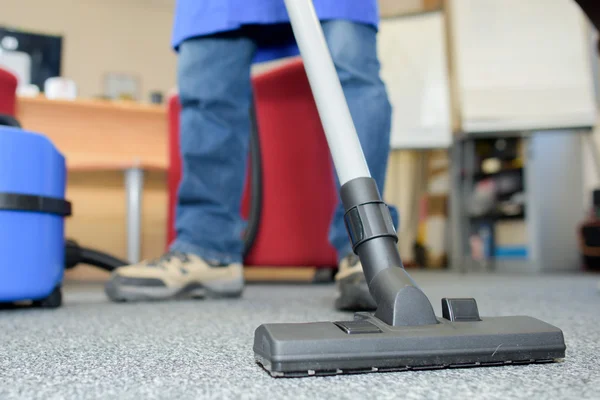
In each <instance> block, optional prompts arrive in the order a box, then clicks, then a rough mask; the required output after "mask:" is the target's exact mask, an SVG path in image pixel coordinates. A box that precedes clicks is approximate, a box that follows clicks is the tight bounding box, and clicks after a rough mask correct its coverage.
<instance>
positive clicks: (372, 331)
mask: <svg viewBox="0 0 600 400" xmlns="http://www.w3.org/2000/svg"><path fill="white" fill-rule="evenodd" d="M442 305H443V315H444V316H443V318H437V323H435V324H432V325H420V326H390V325H388V324H386V323H384V322H382V321H381V320H380V319H378V318H377V317H375V316H374V315H372V314H369V313H357V314H356V315H355V318H354V320H351V321H336V322H313V323H296V324H265V325H262V326H260V327H259V328H258V329H257V330H256V335H255V339H254V353H255V359H256V361H257V363H258V364H260V365H261V366H262V367H263V368H264V369H265V370H266V371H267V372H269V373H270V374H271V376H273V377H305V376H323V375H337V374H352V373H370V372H392V371H407V370H420V369H438V368H457V367H474V366H492V365H507V364H528V363H546V362H552V361H555V360H557V359H560V358H563V357H564V355H565V344H564V340H563V334H562V332H561V330H560V329H558V328H556V327H554V326H552V325H549V324H547V323H545V322H542V321H540V320H537V319H535V318H531V317H525V316H511V317H492V318H480V317H479V314H478V312H477V305H476V303H475V300H474V299H443V300H442Z"/></svg>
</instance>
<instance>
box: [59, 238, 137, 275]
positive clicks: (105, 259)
mask: <svg viewBox="0 0 600 400" xmlns="http://www.w3.org/2000/svg"><path fill="white" fill-rule="evenodd" d="M79 264H89V265H93V266H94V267H98V268H101V269H104V270H106V271H109V272H110V271H112V270H114V269H116V268H119V267H122V266H123V265H127V264H129V263H128V262H127V261H124V260H121V259H118V258H116V257H114V256H111V255H110V254H106V253H103V252H101V251H98V250H94V249H90V248H86V247H81V246H79V244H78V243H77V242H76V241H74V240H70V239H67V241H66V243H65V268H66V269H71V268H74V267H76V266H77V265H79Z"/></svg>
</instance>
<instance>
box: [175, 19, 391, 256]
mask: <svg viewBox="0 0 600 400" xmlns="http://www.w3.org/2000/svg"><path fill="white" fill-rule="evenodd" d="M322 27H323V31H324V34H325V38H326V41H327V44H328V47H329V49H330V52H331V55H332V58H333V61H334V64H335V66H336V69H337V72H338V76H339V78H340V81H341V83H342V87H343V90H344V94H345V97H346V100H347V102H348V106H349V108H350V113H351V115H352V118H353V120H354V123H355V125H356V130H357V133H358V136H359V139H360V142H361V145H362V146H363V151H364V153H365V158H366V160H367V164H368V166H369V169H370V171H371V175H372V177H373V178H374V179H375V180H376V182H377V185H378V187H379V190H380V191H381V193H382V194H383V188H384V181H385V175H386V168H387V162H388V156H389V149H390V145H389V143H390V125H391V111H392V110H391V105H390V103H389V101H388V96H387V92H386V88H385V86H384V84H383V82H382V81H381V79H380V76H379V70H380V65H379V61H378V58H377V46H376V35H377V31H376V30H375V29H374V28H373V27H371V26H367V25H362V24H357V23H352V22H348V21H339V20H333V21H326V22H323V23H322ZM256 49H257V42H256V40H254V38H253V37H252V35H241V34H235V33H233V34H231V33H230V34H226V35H218V36H207V37H200V38H193V39H190V40H187V41H185V42H184V43H183V44H182V45H181V46H180V48H179V56H178V88H179V97H180V102H181V106H182V111H181V115H180V146H181V149H180V150H181V158H182V179H181V183H180V187H179V191H178V203H177V210H176V220H175V224H176V226H175V228H176V232H177V237H176V239H175V240H174V242H173V243H172V244H171V249H172V250H178V251H183V252H189V253H193V254H196V255H199V256H200V257H203V258H204V259H208V260H214V261H218V262H224V263H231V262H242V261H243V260H242V249H243V242H242V239H241V238H242V232H243V229H244V228H245V225H246V223H245V221H244V220H243V219H242V218H241V215H240V206H241V200H242V194H243V189H244V183H245V177H246V167H247V156H248V148H249V132H250V120H249V118H248V115H249V107H250V101H251V96H252V87H251V80H250V68H251V64H252V60H253V58H254V56H255V54H256ZM290 151H291V150H290ZM336 183H337V184H338V188H339V182H337V178H336ZM391 211H392V217H393V219H394V222H395V224H396V226H398V214H397V211H396V209H395V208H393V207H392V208H391ZM343 215H344V210H343V207H342V205H341V203H339V204H338V207H337V208H336V210H335V213H334V215H333V218H332V221H331V226H330V231H329V240H330V243H331V245H332V246H333V247H334V248H335V250H336V251H337V254H338V258H342V257H344V256H346V255H348V254H349V253H350V252H351V251H352V249H351V246H350V242H349V239H348V234H347V232H346V228H345V225H344V220H343Z"/></svg>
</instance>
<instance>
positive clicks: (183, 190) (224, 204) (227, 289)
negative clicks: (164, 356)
mask: <svg viewBox="0 0 600 400" xmlns="http://www.w3.org/2000/svg"><path fill="white" fill-rule="evenodd" d="M255 51H256V44H255V43H254V41H253V40H251V39H249V38H247V37H244V36H242V35H240V34H239V33H236V32H233V33H228V34H222V35H218V36H210V37H201V38H194V39H190V40H188V41H186V42H184V43H183V44H182V45H181V46H180V49H179V55H178V70H177V77H178V89H179V100H180V103H181V107H182V108H181V114H180V148H181V162H182V178H181V183H180V187H179V191H178V202H177V214H176V222H175V224H176V231H177V237H176V239H175V241H174V242H173V243H172V244H171V246H170V252H168V253H167V254H166V255H165V256H163V257H160V258H159V259H157V260H150V261H144V262H142V263H140V264H137V265H132V266H127V267H122V268H119V269H117V270H116V271H115V272H114V273H113V276H112V277H111V280H110V281H109V282H108V284H107V286H106V292H107V294H108V295H109V297H111V298H112V299H114V300H137V299H165V298H170V297H174V296H179V295H182V294H204V295H214V296H239V295H240V294H241V292H242V289H243V284H244V282H243V270H242V265H241V263H242V251H243V241H242V231H243V228H244V221H243V220H242V219H241V215H240V206H241V200H242V193H243V188H244V182H245V177H246V167H247V165H246V160H247V153H248V142H249V132H250V119H249V107H250V102H251V96H252V94H251V92H252V89H251V80H250V67H251V63H252V59H253V57H254V54H255Z"/></svg>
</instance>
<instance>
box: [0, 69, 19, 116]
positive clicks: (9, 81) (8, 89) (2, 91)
mask: <svg viewBox="0 0 600 400" xmlns="http://www.w3.org/2000/svg"><path fill="white" fill-rule="evenodd" d="M17 83H18V81H17V77H16V76H15V75H14V74H13V73H11V72H10V71H7V70H5V69H2V68H0V114H7V115H10V116H12V117H15V116H16V113H17V98H16V93H17Z"/></svg>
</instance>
